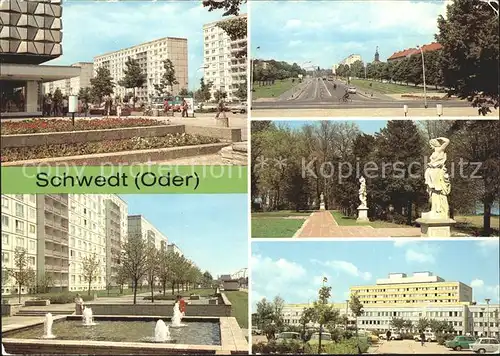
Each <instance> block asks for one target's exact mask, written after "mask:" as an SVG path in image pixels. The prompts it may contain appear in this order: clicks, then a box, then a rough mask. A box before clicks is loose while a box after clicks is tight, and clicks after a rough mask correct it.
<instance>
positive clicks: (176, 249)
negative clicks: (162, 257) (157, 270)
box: [167, 244, 184, 256]
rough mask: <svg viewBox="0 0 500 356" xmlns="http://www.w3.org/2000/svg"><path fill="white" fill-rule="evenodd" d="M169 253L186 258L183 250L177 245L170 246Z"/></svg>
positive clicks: (168, 247)
mask: <svg viewBox="0 0 500 356" xmlns="http://www.w3.org/2000/svg"><path fill="white" fill-rule="evenodd" d="M167 251H172V252H174V253H177V254H178V255H179V256H184V254H183V253H182V251H181V249H180V248H179V247H178V246H177V245H176V244H168V245H167Z"/></svg>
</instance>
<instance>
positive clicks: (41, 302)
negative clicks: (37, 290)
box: [24, 299, 50, 307]
mask: <svg viewBox="0 0 500 356" xmlns="http://www.w3.org/2000/svg"><path fill="white" fill-rule="evenodd" d="M45 305H50V300H48V299H47V300H27V301H25V302H24V306H25V307H40V306H45Z"/></svg>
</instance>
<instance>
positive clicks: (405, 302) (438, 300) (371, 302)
mask: <svg viewBox="0 0 500 356" xmlns="http://www.w3.org/2000/svg"><path fill="white" fill-rule="evenodd" d="M360 300H361V302H362V303H363V304H411V303H422V302H423V301H422V300H410V299H407V300H393V299H391V300H380V299H376V300H366V299H363V298H360ZM425 301H426V302H431V303H453V302H456V301H457V299H426V300H425Z"/></svg>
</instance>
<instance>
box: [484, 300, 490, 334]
mask: <svg viewBox="0 0 500 356" xmlns="http://www.w3.org/2000/svg"><path fill="white" fill-rule="evenodd" d="M484 300H485V301H486V316H487V318H486V320H487V323H488V335H487V336H488V337H490V300H491V299H490V298H485V299H484Z"/></svg>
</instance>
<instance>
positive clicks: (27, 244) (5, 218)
mask: <svg viewBox="0 0 500 356" xmlns="http://www.w3.org/2000/svg"><path fill="white" fill-rule="evenodd" d="M1 200H2V271H3V269H4V268H8V269H15V264H14V251H15V250H16V248H17V247H21V248H24V249H26V250H27V255H28V265H29V266H30V267H31V268H33V270H34V271H35V273H36V263H37V223H36V221H37V212H36V196H35V195H34V194H29V195H28V194H2V198H1ZM2 273H3V272H2ZM4 282H5V283H4ZM14 283H15V281H14V280H13V279H12V278H11V279H9V280H8V281H4V280H3V278H2V293H6V294H9V293H18V289H17V287H16V286H15V285H14ZM27 292H28V290H27V288H26V287H23V288H22V289H21V293H23V294H24V293H27Z"/></svg>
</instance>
